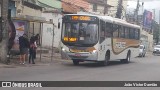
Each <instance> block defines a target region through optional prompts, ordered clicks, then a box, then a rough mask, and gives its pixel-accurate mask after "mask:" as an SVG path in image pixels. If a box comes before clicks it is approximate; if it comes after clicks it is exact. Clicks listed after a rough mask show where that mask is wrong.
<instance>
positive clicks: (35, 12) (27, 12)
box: [16, 2, 42, 16]
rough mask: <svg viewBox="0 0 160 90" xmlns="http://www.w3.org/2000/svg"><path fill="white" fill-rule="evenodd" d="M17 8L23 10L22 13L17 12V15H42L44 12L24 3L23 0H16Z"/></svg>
mask: <svg viewBox="0 0 160 90" xmlns="http://www.w3.org/2000/svg"><path fill="white" fill-rule="evenodd" d="M16 8H17V10H20V11H21V13H16V16H18V15H29V16H41V13H42V11H40V10H36V9H33V8H29V7H27V6H24V5H22V2H16Z"/></svg>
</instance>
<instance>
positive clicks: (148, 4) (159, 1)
mask: <svg viewBox="0 0 160 90" xmlns="http://www.w3.org/2000/svg"><path fill="white" fill-rule="evenodd" d="M136 1H137V0H133V1H128V7H127V8H128V10H129V8H136V6H137V2H136ZM140 1H144V9H147V10H149V11H151V12H153V11H154V10H153V9H155V15H153V16H155V20H156V21H157V22H159V21H160V15H159V14H160V0H140ZM140 5H142V2H140ZM142 10H143V9H142V6H141V7H140V9H139V14H140V13H141V14H142ZM153 14H154V13H153Z"/></svg>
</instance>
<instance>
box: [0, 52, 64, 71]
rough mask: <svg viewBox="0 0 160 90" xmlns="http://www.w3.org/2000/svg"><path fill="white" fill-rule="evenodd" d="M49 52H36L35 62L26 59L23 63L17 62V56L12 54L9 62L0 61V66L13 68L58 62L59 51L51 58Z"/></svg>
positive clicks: (59, 58) (59, 60)
mask: <svg viewBox="0 0 160 90" xmlns="http://www.w3.org/2000/svg"><path fill="white" fill-rule="evenodd" d="M51 57H52V56H51V54H50V53H48V54H41V55H40V54H37V57H36V59H35V64H29V63H28V60H26V63H25V64H20V63H19V56H18V55H17V56H12V57H11V59H10V63H9V64H6V63H0V68H15V67H28V66H29V67H31V66H47V65H50V64H52V63H60V62H61V61H63V60H61V57H60V54H59V53H54V54H53V58H51Z"/></svg>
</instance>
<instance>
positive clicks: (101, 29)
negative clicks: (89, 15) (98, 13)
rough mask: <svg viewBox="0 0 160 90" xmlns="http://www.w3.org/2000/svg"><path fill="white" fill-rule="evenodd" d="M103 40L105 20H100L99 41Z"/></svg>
mask: <svg viewBox="0 0 160 90" xmlns="http://www.w3.org/2000/svg"><path fill="white" fill-rule="evenodd" d="M104 40H105V22H104V21H102V20H101V21H100V43H102V42H103V41H104Z"/></svg>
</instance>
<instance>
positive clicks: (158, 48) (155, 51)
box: [153, 45, 160, 55]
mask: <svg viewBox="0 0 160 90" xmlns="http://www.w3.org/2000/svg"><path fill="white" fill-rule="evenodd" d="M157 54H160V45H156V46H154V49H153V55H157Z"/></svg>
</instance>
